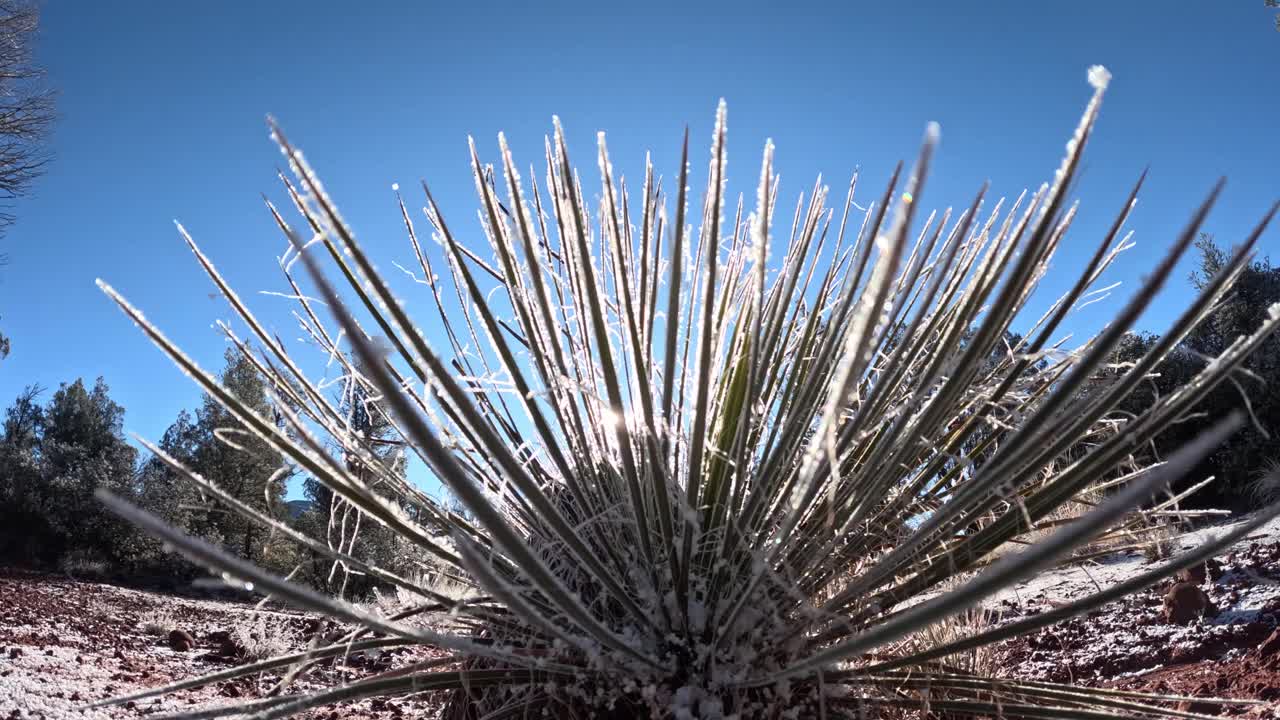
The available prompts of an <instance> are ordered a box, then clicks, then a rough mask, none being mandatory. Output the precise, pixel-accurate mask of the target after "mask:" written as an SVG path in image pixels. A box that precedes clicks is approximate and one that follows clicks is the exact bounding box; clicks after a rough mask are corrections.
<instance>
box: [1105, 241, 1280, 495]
mask: <svg viewBox="0 0 1280 720" xmlns="http://www.w3.org/2000/svg"><path fill="white" fill-rule="evenodd" d="M1196 247H1197V248H1198V249H1199V251H1200V257H1199V262H1198V265H1197V267H1196V269H1195V270H1194V271H1193V272H1192V274H1191V283H1192V284H1193V285H1194V286H1195V287H1196V288H1197V289H1203V288H1204V287H1205V286H1206V285H1207V284H1208V282H1209V280H1210V279H1212V278H1213V276H1214V275H1215V274H1217V273H1218V271H1219V270H1221V269H1222V268H1223V266H1225V265H1226V263H1227V261H1228V259H1229V258H1228V254H1227V252H1226V251H1225V250H1223V249H1222V248H1220V247H1218V245H1217V244H1216V243H1215V242H1214V239H1213V236H1211V235H1207V234H1206V235H1201V237H1200V239H1199V240H1198V241H1197V242H1196ZM1275 303H1280V267H1276V266H1273V265H1272V264H1271V262H1270V261H1269V260H1267V259H1266V258H1263V259H1259V260H1255V261H1253V262H1251V263H1250V264H1249V265H1248V266H1246V267H1245V268H1244V271H1243V272H1242V273H1241V275H1240V278H1239V280H1237V282H1236V284H1235V285H1234V286H1233V287H1232V289H1231V291H1230V292H1229V294H1228V295H1227V297H1226V298H1224V300H1223V301H1222V302H1221V303H1220V304H1219V306H1218V307H1217V308H1216V310H1215V311H1214V313H1213V314H1212V315H1211V316H1210V317H1209V318H1208V319H1207V320H1206V321H1204V322H1203V323H1201V324H1200V325H1199V326H1198V327H1197V328H1195V330H1193V331H1192V332H1191V334H1190V335H1189V336H1188V337H1187V338H1186V339H1185V340H1184V341H1183V342H1182V343H1181V344H1180V345H1179V346H1178V347H1176V348H1175V349H1174V350H1173V351H1172V352H1171V353H1170V354H1169V355H1168V356H1167V357H1166V358H1165V359H1164V360H1163V361H1162V362H1161V363H1160V364H1159V365H1158V366H1157V367H1156V369H1155V372H1154V373H1153V377H1151V378H1150V379H1149V380H1148V381H1147V382H1145V383H1143V384H1142V385H1140V386H1139V387H1138V388H1137V389H1135V391H1134V392H1133V393H1131V394H1130V395H1129V397H1127V398H1126V399H1125V400H1124V402H1123V403H1122V404H1121V407H1120V408H1119V409H1120V411H1121V412H1122V413H1134V414H1136V413H1139V412H1141V411H1142V410H1144V409H1145V408H1147V407H1150V405H1151V404H1152V403H1153V402H1154V401H1155V399H1156V398H1157V397H1163V396H1167V395H1169V394H1170V393H1173V392H1175V391H1176V390H1177V389H1178V388H1180V387H1182V386H1183V385H1185V384H1186V383H1187V382H1188V381H1189V380H1190V379H1191V378H1192V377H1194V376H1195V374H1196V373H1197V372H1199V371H1200V370H1201V369H1203V368H1204V365H1205V358H1208V357H1213V356H1216V355H1218V354H1219V353H1221V352H1222V351H1223V349H1225V348H1226V347H1227V346H1229V345H1230V344H1231V343H1233V342H1235V340H1236V338H1238V337H1241V336H1244V335H1248V334H1250V333H1252V332H1253V331H1255V330H1256V329H1257V328H1258V327H1259V325H1260V324H1261V323H1262V321H1263V319H1264V318H1266V317H1267V312H1268V308H1269V307H1270V306H1271V305H1273V304H1275ZM1157 339H1158V338H1157V336H1155V335H1151V334H1136V333H1135V334H1130V335H1129V337H1128V338H1126V342H1125V343H1124V344H1123V345H1122V346H1121V347H1120V348H1119V349H1118V350H1117V351H1116V352H1115V353H1114V354H1113V357H1114V361H1115V362H1125V361H1132V360H1135V359H1137V358H1139V357H1141V356H1142V354H1143V353H1145V352H1146V351H1147V350H1149V349H1150V348H1151V347H1152V346H1153V345H1154V344H1155V343H1156V341H1157ZM1232 380H1233V382H1226V383H1222V384H1221V385H1220V386H1218V388H1217V389H1215V390H1214V391H1213V392H1212V393H1210V394H1209V396H1208V397H1206V398H1205V399H1204V401H1202V402H1201V403H1200V404H1199V405H1198V406H1197V407H1196V408H1195V409H1194V411H1193V412H1192V413H1190V414H1188V416H1187V417H1186V418H1184V419H1183V421H1182V422H1180V423H1177V424H1175V425H1172V426H1170V427H1169V428H1168V429H1167V430H1166V431H1165V432H1164V433H1162V434H1161V435H1159V436H1158V437H1157V438H1156V440H1155V442H1154V443H1152V444H1151V445H1150V446H1149V447H1147V448H1142V449H1140V450H1141V451H1143V452H1144V453H1145V454H1146V455H1147V456H1148V457H1153V458H1164V457H1167V456H1168V454H1169V453H1170V452H1172V451H1173V450H1174V449H1175V448H1177V447H1179V444H1180V443H1186V442H1189V441H1190V440H1191V439H1192V438H1194V437H1195V436H1196V435H1197V434H1199V433H1200V432H1202V431H1203V430H1204V429H1205V428H1206V427H1209V426H1210V425H1212V424H1213V423H1214V422H1216V421H1218V420H1220V419H1222V418H1224V417H1226V416H1227V415H1228V414H1229V413H1231V412H1232V411H1234V410H1238V409H1246V408H1247V409H1249V410H1250V411H1251V414H1252V418H1251V422H1250V423H1249V424H1248V425H1246V427H1244V428H1243V429H1241V430H1240V432H1237V433H1236V434H1235V435H1233V436H1232V437H1231V438H1230V439H1228V440H1227V442H1225V443H1223V444H1222V446H1221V447H1219V448H1218V449H1216V450H1215V451H1213V452H1212V453H1211V454H1210V455H1209V456H1208V457H1206V458H1205V459H1204V460H1203V461H1202V462H1201V463H1200V464H1199V465H1198V466H1197V467H1196V469H1195V470H1194V471H1192V472H1190V473H1188V474H1187V475H1186V476H1185V477H1184V479H1183V480H1182V481H1180V483H1179V484H1178V485H1176V486H1175V487H1186V486H1189V485H1190V484H1192V483H1195V482H1199V481H1201V480H1203V479H1205V478H1207V477H1209V476H1213V477H1214V478H1215V482H1213V483H1212V484H1210V485H1209V486H1208V487H1206V488H1204V489H1203V490H1200V491H1199V492H1197V493H1196V494H1195V495H1194V496H1192V497H1191V498H1188V503H1187V505H1189V506H1191V507H1215V508H1225V509H1230V510H1237V511H1239V510H1247V509H1249V508H1250V507H1251V506H1252V505H1253V503H1254V498H1253V497H1252V492H1251V487H1252V485H1253V484H1254V482H1255V481H1257V480H1258V479H1259V477H1260V476H1261V475H1262V474H1263V473H1265V472H1266V471H1267V470H1268V469H1270V468H1272V467H1274V466H1275V465H1276V464H1277V463H1280V337H1277V336H1276V335H1272V336H1271V337H1269V338H1267V339H1266V341H1265V342H1264V343H1263V346H1262V348H1261V349H1259V350H1258V351H1257V352H1255V353H1253V354H1252V355H1251V356H1250V357H1249V358H1248V359H1247V360H1246V361H1245V363H1244V367H1243V371H1242V372H1241V371H1238V372H1237V373H1236V374H1235V375H1234V376H1233V377H1232Z"/></svg>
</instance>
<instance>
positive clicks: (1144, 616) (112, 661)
mask: <svg viewBox="0 0 1280 720" xmlns="http://www.w3.org/2000/svg"><path fill="white" fill-rule="evenodd" d="M1210 532H1213V530H1209V531H1203V532H1201V533H1197V534H1194V535H1192V536H1189V537H1187V538H1186V539H1185V540H1184V546H1186V547H1190V546H1192V545H1194V544H1196V543H1197V542H1199V541H1201V540H1203V539H1204V537H1206V535H1207V534H1208V533H1210ZM1149 567H1150V565H1149V564H1148V561H1147V560H1146V559H1145V558H1143V557H1142V556H1141V555H1140V554H1136V553H1133V554H1122V555H1116V556H1113V557H1110V558H1108V559H1106V560H1105V561H1103V562H1094V563H1091V564H1087V565H1077V566H1071V567H1067V568H1063V569H1060V570H1057V571H1053V572H1050V573H1046V574H1044V575H1042V576H1040V577H1038V578H1036V579H1035V580H1034V581H1032V582H1029V583H1026V584H1023V585H1019V586H1017V587H1015V588H1012V589H1010V590H1009V591H1006V592H1004V593H1002V594H1001V595H999V596H997V597H996V598H994V599H993V600H991V601H990V603H989V604H988V609H989V610H992V611H994V612H993V614H994V615H995V616H996V617H997V618H998V619H997V620H996V622H1010V621H1013V620H1016V619H1018V618H1021V617H1025V616H1027V615H1033V614H1036V613H1040V612H1044V611H1045V610H1047V609H1049V608H1051V607H1054V606H1055V605H1058V604H1061V603H1064V602H1069V601H1071V600H1074V599H1076V598H1079V597H1081V596H1083V595H1085V594H1088V593H1091V592H1094V591H1096V590H1097V589H1098V588H1099V587H1106V586H1108V585H1110V584H1113V583H1115V582H1118V581H1120V580H1122V579H1124V578H1127V577H1131V576H1133V575H1134V574H1136V573H1139V572H1142V571H1143V570H1145V569H1147V568H1149ZM1278 627H1280V523H1273V525H1272V526H1270V527H1267V528H1264V529H1263V530H1262V531H1260V532H1258V533H1255V534H1254V535H1253V536H1251V537H1250V538H1248V539H1246V540H1245V541H1243V542H1241V543H1239V544H1237V545H1236V546H1235V547H1234V548H1232V549H1231V550H1230V551H1228V552H1227V553H1225V554H1223V555H1222V556H1220V557H1219V558H1216V559H1215V560H1213V561H1211V562H1210V563H1208V565H1207V567H1205V568H1203V572H1202V574H1199V575H1192V576H1190V577H1186V578H1183V579H1182V581H1181V582H1178V581H1169V582H1166V583H1164V584H1163V585H1161V586H1159V587H1156V588H1153V589H1151V590H1148V591H1146V592H1143V593H1139V594H1137V595H1134V596H1131V597H1128V598H1125V599H1123V600H1120V601H1117V602H1114V603H1111V604H1110V605H1107V606H1104V607H1102V608H1100V609H1099V610H1097V611H1094V612H1092V613H1090V614H1089V615H1087V616H1084V617H1078V618H1075V619H1072V620H1068V621H1066V622H1062V623H1058V624H1056V625H1054V626H1051V627H1049V628H1047V629H1044V630H1041V631H1038V632H1035V633H1030V634H1027V635H1024V636H1021V637H1018V638H1016V639H1015V640H1012V641H1009V642H1006V643H1004V644H1003V645H1001V646H1000V647H998V648H997V651H996V653H995V654H994V656H995V657H996V658H997V660H996V662H997V663H998V665H999V671H1000V672H1001V673H1002V674H1007V675H1013V676H1016V677H1019V678H1022V679H1028V680H1050V681H1059V682H1071V683H1077V684H1083V685H1091V686H1098V687H1109V688H1116V689H1122V690H1131V691H1141V692H1148V693H1158V694H1164V695H1178V696H1188V697H1210V696H1212V697H1218V698H1223V697H1226V698H1237V699H1247V700H1253V701H1257V702H1256V703H1255V704H1253V705H1236V706H1233V705H1216V704H1209V703H1203V702H1185V703H1182V704H1181V705H1180V709H1183V710H1190V711H1193V712H1199V713H1207V714H1221V715H1225V716H1234V717H1246V718H1250V720H1255V719H1256V720H1261V719H1263V718H1266V719H1272V718H1275V719H1276V720H1280V630H1278V629H1277V628H1278ZM332 630H333V628H332V627H331V626H323V625H321V624H320V623H319V621H317V620H313V619H309V618H307V617H306V616H304V615H302V614H300V613H295V612H291V611H288V610H284V609H280V608H269V609H260V608H257V607H255V606H254V605H253V604H250V603H245V602H227V601H213V600H195V599H186V598H179V597H173V596H169V595H162V594H157V593H149V592H143V591H139V590H131V589H126V588H121V587H116V586H112V585H107V584H101V583H95V582H86V581H81V580H76V579H73V578H70V577H66V576H56V575H45V574H34V573H25V572H20V571H13V570H4V569H0V720H22V719H27V718H31V719H35V718H43V720H61V719H63V718H77V719H84V720H107V719H108V718H129V717H139V716H145V715H151V714H153V713H157V712H162V711H174V710H183V709H191V708H193V707H195V706H208V705H211V704H221V703H229V702H234V701H236V700H237V699H239V700H243V699H246V698H252V697H262V696H264V695H266V694H267V693H269V692H271V690H272V688H273V687H274V686H275V685H276V684H277V683H278V681H279V680H280V677H279V676H277V675H270V674H268V675H263V676H261V677H257V678H253V679H241V680H236V681H228V682H222V683H217V684H215V685H212V686H209V687H206V688H202V689H199V690H194V691H184V692H182V693H178V694H176V695H171V696H166V697H162V698H156V699H148V700H142V701H139V702H137V703H130V704H129V705H128V706H125V707H112V708H104V709H95V710H88V711H85V710H84V709H83V708H84V706H85V705H87V704H89V703H92V702H95V701H99V700H103V699H106V698H109V697H114V696H118V695H121V694H126V693H130V692H136V691H138V690H141V689H145V688H150V687H158V686H161V685H165V684H168V683H170V682H173V681H176V680H181V679H185V678H191V677H196V676H200V675H203V674H206V673H209V672H211V671H215V670H220V669H223V668H226V667H229V666H232V665H235V664H238V663H244V662H247V661H248V660H250V659H252V658H253V657H254V656H264V657H265V656H271V655H275V654H279V653H282V652H285V651H288V650H300V649H302V648H304V647H306V645H307V642H308V639H309V638H310V637H311V636H313V635H314V634H315V633H316V632H322V633H326V634H327V633H329V632H331V631H332ZM428 659H433V657H432V651H430V650H428V649H414V650H412V651H410V650H400V651H396V652H383V653H379V654H376V655H370V656H366V655H362V654H357V655H354V656H350V657H347V658H345V659H343V660H342V661H340V662H337V663H331V664H328V665H320V666H313V667H311V668H310V669H308V670H307V671H305V672H303V673H302V674H301V675H299V676H298V677H296V678H294V679H293V684H292V685H291V686H290V689H291V690H292V691H306V690H308V689H318V688H320V687H332V686H333V685H335V684H339V683H341V682H343V681H351V680H356V679H359V678H362V677H369V676H371V675H373V674H377V673H382V672H391V671H394V670H395V669H396V668H399V667H404V666H405V665H408V664H410V663H415V662H420V661H422V660H428ZM433 702H434V701H433V700H432V699H431V698H427V697H421V696H416V697H415V696H411V697H407V698H403V699H396V700H394V701H363V702H358V703H349V704H344V705H343V706H341V707H337V706H330V707H325V708H321V709H319V710H316V711H312V712H311V713H310V714H307V715H303V716H302V717H304V718H310V720H337V718H343V719H344V720H372V719H374V718H379V719H381V718H398V717H401V716H405V717H430V716H431V715H432V713H431V710H432V709H433V705H432V703H433Z"/></svg>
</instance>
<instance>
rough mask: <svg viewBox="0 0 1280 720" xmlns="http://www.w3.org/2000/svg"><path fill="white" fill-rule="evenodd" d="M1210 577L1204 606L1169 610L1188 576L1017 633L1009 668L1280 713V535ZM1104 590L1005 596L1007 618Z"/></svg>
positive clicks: (1212, 566) (1238, 712)
mask: <svg viewBox="0 0 1280 720" xmlns="http://www.w3.org/2000/svg"><path fill="white" fill-rule="evenodd" d="M1203 577H1204V582H1203V584H1202V585H1199V586H1195V587H1198V588H1199V589H1200V590H1203V592H1204V596H1205V597H1206V598H1207V600H1208V603H1207V605H1205V606H1204V607H1203V612H1194V613H1191V612H1189V613H1186V614H1182V613H1171V612H1169V610H1168V607H1169V606H1168V603H1169V602H1171V600H1167V598H1171V597H1172V596H1184V595H1186V594H1187V593H1188V590H1187V583H1185V582H1184V583H1182V584H1181V585H1175V583H1174V582H1173V581H1169V582H1166V583H1164V584H1163V585H1161V586H1158V587H1155V588H1152V589H1150V590H1148V591H1145V592H1142V593H1138V594H1136V595H1132V596H1129V597H1127V598H1124V599H1122V600H1118V601H1116V602H1113V603H1110V604H1108V605H1106V606H1104V607H1102V608H1100V609H1098V610H1095V611H1093V612H1091V613H1089V614H1088V615H1085V616H1082V617H1077V618H1073V619H1071V620H1067V621H1064V622H1061V623H1058V624H1056V625H1053V626H1051V627H1048V628H1045V629H1043V630H1040V631H1038V632H1035V633H1031V634H1028V635H1026V636H1024V637H1020V638H1017V639H1015V640H1011V641H1009V642H1007V643H1005V644H1004V645H1002V646H1001V647H1000V648H999V651H1000V657H1001V665H1002V666H1004V667H1005V668H1006V672H1008V673H1010V674H1012V675H1015V676H1017V677H1020V678H1022V679H1028V680H1048V681H1053V682H1069V683H1076V684H1081V685H1089V686H1095V687H1112V688H1119V689H1124V690H1134V691H1142V692H1150V693H1158V694H1163V695H1179V696H1190V697H1206V698H1207V697H1218V698H1234V699H1245V700H1257V701H1262V702H1264V703H1266V705H1265V706H1263V705H1253V706H1230V705H1227V706H1220V705H1212V704H1208V703H1185V704H1184V706H1183V708H1182V709H1190V710H1192V711H1194V712H1203V713H1210V714H1222V715H1228V716H1248V717H1259V718H1262V717H1265V718H1271V717H1276V718H1280V710H1277V708H1280V650H1277V648H1280V640H1277V639H1275V638H1276V633H1277V627H1280V540H1275V539H1271V538H1268V539H1266V540H1263V541H1256V540H1255V541H1253V542H1249V543H1245V544H1242V545H1237V546H1236V547H1235V548H1234V549H1233V550H1231V551H1230V552H1229V553H1227V554H1226V555H1225V556H1223V557H1222V558H1220V559H1218V560H1215V561H1211V562H1210V563H1209V564H1208V567H1207V568H1206V572H1205V573H1204V576H1203ZM1175 588H1176V589H1175ZM1095 589H1096V588H1091V587H1087V586H1079V587H1073V588H1072V590H1071V591H1068V592H1065V593H1063V592H1059V593H1051V592H1046V591H1044V590H1041V591H1038V592H1034V593H1031V594H1030V595H1029V596H1027V597H1023V598H1017V599H1014V598H1010V597H1005V598H1003V599H1002V600H1001V601H1000V606H1001V608H1000V609H1001V610H1002V612H1003V618H1002V622H1008V621H1012V620H1016V619H1019V618H1022V617H1026V616H1028V615H1035V614H1037V613H1040V612H1044V611H1045V610H1047V609H1049V608H1050V607H1053V606H1054V605H1058V604H1060V603H1062V602H1064V601H1067V600H1070V599H1072V598H1073V597H1075V596H1078V595H1081V594H1083V593H1085V592H1088V591H1090V590H1095ZM1171 590H1172V591H1173V592H1171ZM1193 705H1194V707H1193Z"/></svg>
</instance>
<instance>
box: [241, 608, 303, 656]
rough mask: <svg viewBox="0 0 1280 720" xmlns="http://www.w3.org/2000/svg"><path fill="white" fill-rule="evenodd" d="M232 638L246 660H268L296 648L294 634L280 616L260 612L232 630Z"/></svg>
mask: <svg viewBox="0 0 1280 720" xmlns="http://www.w3.org/2000/svg"><path fill="white" fill-rule="evenodd" d="M231 640H232V642H234V643H235V644H236V646H237V647H238V648H239V649H240V655H241V659H243V660H245V661H246V662H257V661H259V660H266V659H267V658H273V657H276V656H277V655H284V654H285V653H287V652H289V651H290V650H292V649H294V646H295V645H296V643H295V642H294V638H293V634H292V633H291V632H290V631H289V628H288V625H287V624H285V623H283V622H281V621H280V617H279V616H275V615H270V614H267V613H258V614H256V615H254V616H253V618H252V619H251V620H249V621H248V622H244V623H241V624H238V625H236V626H235V627H234V628H233V629H232V630H231Z"/></svg>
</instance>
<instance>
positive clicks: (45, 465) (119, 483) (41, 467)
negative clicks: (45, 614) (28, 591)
mask: <svg viewBox="0 0 1280 720" xmlns="http://www.w3.org/2000/svg"><path fill="white" fill-rule="evenodd" d="M38 392H39V391H38V389H35V388H29V389H28V390H27V391H26V392H24V393H23V394H22V395H21V396H19V398H18V400H17V401H16V402H15V403H14V405H13V407H11V408H10V409H9V411H8V414H7V417H6V420H5V432H4V437H3V439H0V462H3V467H4V470H3V477H4V479H3V482H0V487H3V488H4V491H3V492H4V494H5V496H6V497H5V500H6V502H5V506H6V508H7V510H6V515H10V517H6V518H5V519H6V520H8V521H9V522H7V523H6V525H5V528H4V533H5V535H7V536H8V538H9V539H8V542H6V543H4V544H5V545H6V546H7V547H8V549H9V550H10V551H11V552H12V551H18V552H21V553H22V554H23V557H21V558H19V559H22V560H27V561H34V562H37V563H51V562H54V561H57V560H59V559H62V558H64V557H66V556H68V555H69V554H71V553H83V554H89V555H93V556H95V557H97V558H100V559H101V560H103V561H105V562H108V563H111V564H113V565H115V566H116V567H121V566H125V565H128V564H130V563H132V562H133V561H134V560H135V558H136V553H137V549H138V545H137V539H138V535H137V532H136V531H135V530H134V528H133V526H131V525H130V524H128V523H126V522H124V521H122V520H120V519H118V518H116V517H115V516H114V515H111V514H110V513H108V512H107V511H106V509H105V508H103V507H102V506H101V504H100V503H98V501H97V500H96V499H95V498H94V496H93V493H94V491H95V490H96V489H98V488H106V489H108V490H111V491H112V492H115V493H117V494H119V495H122V496H125V497H130V498H132V497H133V496H134V489H135V488H134V463H135V461H136V459H137V450H135V449H134V448H133V447H132V446H130V445H129V444H128V443H127V442H125V440H124V435H123V424H124V408H122V407H121V406H120V405H118V404H117V403H115V402H114V401H113V400H111V397H110V395H109V393H108V388H107V384H106V382H105V381H103V379H102V378H98V381H97V382H96V383H95V384H94V386H93V389H92V390H90V389H87V388H86V387H85V385H84V383H83V382H82V381H80V380H76V381H75V382H73V383H70V384H63V385H62V386H61V387H59V388H58V390H57V392H55V393H54V394H53V397H52V398H51V399H50V400H49V403H48V405H46V406H45V407H43V408H40V407H39V406H38V405H37V404H36V397H37V395H38Z"/></svg>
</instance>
